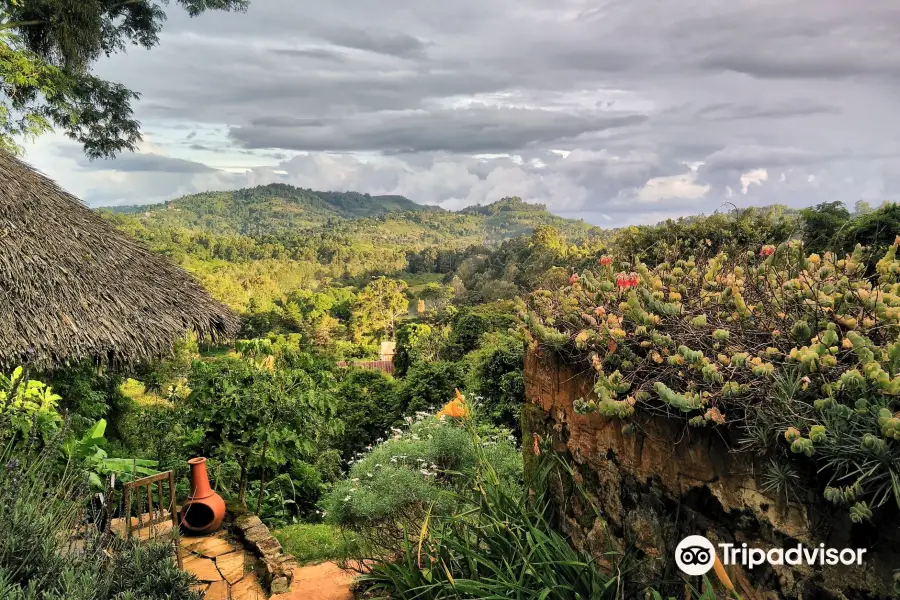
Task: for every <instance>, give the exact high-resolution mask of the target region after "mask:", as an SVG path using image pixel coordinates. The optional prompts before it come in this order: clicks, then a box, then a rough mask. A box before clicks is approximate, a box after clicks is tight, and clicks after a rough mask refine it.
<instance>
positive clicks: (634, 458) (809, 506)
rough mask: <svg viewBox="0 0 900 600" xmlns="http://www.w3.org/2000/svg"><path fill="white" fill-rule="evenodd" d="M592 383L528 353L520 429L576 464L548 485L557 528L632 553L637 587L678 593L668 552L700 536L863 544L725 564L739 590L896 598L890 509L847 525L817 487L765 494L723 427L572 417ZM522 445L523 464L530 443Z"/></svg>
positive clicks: (896, 542)
mask: <svg viewBox="0 0 900 600" xmlns="http://www.w3.org/2000/svg"><path fill="white" fill-rule="evenodd" d="M593 384H594V382H593V380H592V378H591V373H590V371H589V369H588V368H587V365H585V366H584V368H583V369H581V370H576V369H575V368H573V366H571V365H568V364H566V362H565V361H563V360H561V359H560V358H559V357H557V356H556V355H554V354H552V353H551V352H549V351H546V350H540V351H532V350H529V351H528V352H527V353H526V359H525V385H526V398H527V404H526V407H525V410H524V412H523V419H522V421H523V433H524V435H525V436H526V438H525V439H529V438H531V437H532V436H533V435H537V436H538V437H539V439H541V440H551V441H552V445H553V449H554V450H555V451H556V452H560V453H563V454H565V455H566V456H567V458H568V459H569V461H570V462H571V463H572V464H573V466H574V469H575V470H574V473H575V477H574V480H573V481H570V482H567V485H565V486H562V485H561V486H560V488H559V489H558V490H555V494H556V496H557V498H558V500H559V502H558V506H559V507H563V510H562V511H561V512H562V514H561V521H562V522H561V526H562V527H563V529H564V530H565V531H566V532H567V533H569V534H570V535H571V536H572V537H573V539H574V541H575V542H576V544H578V545H580V546H581V547H583V548H586V549H588V550H590V551H591V552H592V553H593V554H594V555H596V556H598V557H601V555H602V554H603V553H605V552H608V551H610V550H616V551H622V550H631V551H636V552H637V555H638V558H639V566H638V567H637V568H636V570H635V571H634V572H633V575H632V578H633V579H635V580H636V582H637V583H636V589H639V588H640V586H641V585H655V586H656V587H659V582H660V581H670V582H673V586H675V587H673V588H672V589H671V590H670V591H671V592H672V593H676V592H675V590H676V589H679V587H680V589H683V585H680V584H676V583H674V582H677V581H678V572H677V569H676V567H675V562H674V549H675V546H676V545H677V544H678V542H679V541H680V540H681V539H682V538H683V537H685V536H687V535H690V534H700V535H705V536H706V537H707V538H709V539H710V540H711V541H713V543H718V542H726V543H727V542H731V543H736V544H737V545H738V546H739V545H740V544H741V543H743V542H746V543H747V544H748V545H752V546H755V547H761V548H773V547H789V546H796V545H797V544H798V543H802V544H804V545H807V546H810V545H811V546H818V545H819V544H820V543H824V544H825V545H826V547H832V548H866V549H867V553H866V555H865V561H864V563H863V564H862V565H861V566H855V565H854V566H844V565H838V566H833V567H832V566H827V567H807V566H797V567H791V566H776V567H771V566H767V565H766V566H762V567H757V568H755V569H753V570H752V571H751V570H749V569H741V568H740V567H728V571H729V573H730V576H731V577H732V579H733V581H734V583H735V584H736V586H737V587H738V590H739V591H740V592H741V593H742V594H743V595H744V597H747V598H768V597H771V598H813V597H815V598H818V597H826V598H827V597H835V598H840V597H860V598H861V597H868V598H872V597H884V598H888V597H892V595H893V592H894V583H893V573H894V571H895V570H896V569H898V568H900V525H898V520H897V518H896V517H897V516H898V515H897V511H893V513H894V514H893V518H891V516H890V515H885V516H882V517H881V518H880V520H877V521H876V522H874V523H871V524H864V525H852V524H851V522H850V519H849V517H848V516H847V514H846V512H844V511H836V510H835V509H834V508H833V507H832V506H830V505H828V504H827V503H825V502H823V501H822V500H821V495H820V494H817V493H816V492H815V491H813V490H809V491H802V489H803V488H800V487H799V486H798V490H797V491H796V493H794V495H793V497H791V496H788V495H785V494H774V493H772V492H769V491H766V490H765V489H764V488H765V486H764V483H763V481H762V477H761V475H762V473H763V472H764V469H763V468H764V464H762V461H760V459H759V458H757V457H756V456H754V455H752V454H747V453H742V452H738V451H735V450H734V448H735V447H737V445H738V444H737V443H736V440H732V439H727V436H728V435H730V433H729V432H727V431H720V430H718V429H703V428H700V429H698V428H689V427H687V426H686V424H685V422H684V421H683V420H682V419H677V418H667V417H665V416H657V415H641V414H636V415H635V416H634V417H633V418H632V422H633V423H634V425H635V426H634V428H633V432H631V433H624V432H623V430H622V423H621V421H619V420H618V419H614V418H613V419H609V418H605V417H603V416H601V415H598V414H596V413H594V414H578V413H576V412H575V410H574V408H573V405H574V402H575V400H577V399H579V398H585V399H587V398H591V397H592V394H593ZM525 448H526V461H528V460H529V456H528V454H530V453H531V452H533V447H532V444H525ZM887 512H889V511H887ZM842 594H843V595H844V596H842Z"/></svg>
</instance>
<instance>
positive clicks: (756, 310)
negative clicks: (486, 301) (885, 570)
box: [523, 238, 900, 521]
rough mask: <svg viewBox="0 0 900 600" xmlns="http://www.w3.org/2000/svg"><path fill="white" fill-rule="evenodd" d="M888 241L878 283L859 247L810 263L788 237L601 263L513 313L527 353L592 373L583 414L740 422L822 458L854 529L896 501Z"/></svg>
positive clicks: (898, 312)
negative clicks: (550, 353) (621, 265)
mask: <svg viewBox="0 0 900 600" xmlns="http://www.w3.org/2000/svg"><path fill="white" fill-rule="evenodd" d="M898 247H900V238H897V239H896V240H895V242H894V244H893V245H892V246H891V247H890V249H889V250H888V252H887V253H886V254H885V256H884V257H883V258H882V259H881V260H880V261H879V262H878V263H877V265H876V267H875V270H876V275H875V276H874V277H869V276H867V274H866V266H865V264H864V262H863V261H864V259H865V253H864V251H863V249H862V248H861V247H859V246H858V247H857V248H856V249H855V250H854V252H853V254H852V255H849V256H846V257H844V258H840V257H838V256H835V255H833V254H830V253H826V254H825V255H823V256H819V255H816V254H813V255H809V256H806V255H805V253H804V252H803V249H802V244H800V243H797V242H786V243H783V244H781V245H779V246H777V247H774V246H764V247H762V248H761V249H759V250H758V251H754V252H746V253H743V254H740V255H737V256H728V255H725V254H717V255H715V256H713V257H711V258H708V259H706V258H698V259H694V258H693V257H689V258H686V259H679V260H677V261H675V262H674V263H672V264H661V265H659V266H658V267H656V268H654V269H650V268H648V267H647V266H646V265H644V264H637V265H635V267H634V268H635V272H633V273H631V274H627V275H626V274H624V273H618V274H617V273H615V272H614V271H613V269H612V266H611V265H608V266H603V267H600V268H599V269H598V270H597V271H594V272H591V271H586V272H584V273H582V274H581V276H580V278H577V279H576V278H573V283H572V285H571V286H568V287H567V288H565V289H563V290H561V291H559V292H556V293H551V292H543V291H542V292H536V293H534V294H532V296H531V297H530V298H529V303H528V304H529V310H527V311H525V312H524V313H523V318H524V320H525V322H526V325H527V327H528V330H529V337H530V339H531V343H533V344H536V343H542V344H544V345H546V346H548V347H550V348H552V349H555V350H557V351H559V352H564V353H567V354H570V355H572V356H573V357H575V359H576V360H578V359H579V358H586V359H587V362H588V364H589V367H590V368H591V369H592V370H593V371H594V373H595V374H596V385H595V388H594V392H595V396H596V398H593V399H589V400H585V399H580V400H579V401H577V402H576V406H575V409H576V410H577V411H580V412H599V413H601V414H603V415H605V416H607V417H618V418H621V419H626V420H627V419H628V418H629V417H630V416H631V415H632V414H633V413H634V411H635V410H642V411H656V412H659V413H661V414H667V415H672V414H681V415H684V416H685V418H686V419H687V422H688V424H689V425H692V426H708V427H716V426H720V425H725V426H729V427H734V428H736V429H738V430H739V431H741V432H742V433H743V435H744V436H745V441H746V444H745V447H747V448H748V449H755V450H757V451H759V452H761V453H764V454H765V453H774V454H775V455H776V456H781V455H784V456H798V455H803V456H804V457H808V458H812V459H813V460H814V461H818V464H817V466H818V467H819V468H821V469H822V470H824V471H825V472H826V473H828V474H829V475H830V476H831V480H830V482H829V485H828V487H827V488H826V490H825V496H826V498H827V499H828V500H830V501H833V502H835V503H837V504H841V505H844V506H847V507H849V509H850V513H851V516H852V518H853V520H854V521H859V520H864V519H867V518H869V516H870V515H871V511H870V510H869V504H867V503H871V504H872V505H873V506H880V505H882V504H884V503H885V502H886V501H887V500H888V499H890V498H891V497H893V498H894V500H895V501H896V502H897V504H898V505H900V485H898V482H900V467H898V465H900V445H898V443H897V442H898V440H900V427H898V425H900V415H898V414H895V413H896V411H897V410H898V408H900V402H898V395H900V339H898V333H900V283H898V276H900V261H898V260H897V255H896V253H897V250H898ZM771 432H776V435H780V436H781V437H780V438H776V437H775V436H774V435H772V433H771ZM781 434H785V435H781Z"/></svg>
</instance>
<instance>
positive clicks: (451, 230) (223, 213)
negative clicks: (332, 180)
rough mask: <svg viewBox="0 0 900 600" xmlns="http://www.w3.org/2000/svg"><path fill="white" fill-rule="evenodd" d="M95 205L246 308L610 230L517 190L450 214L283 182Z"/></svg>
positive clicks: (403, 202)
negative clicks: (517, 244) (486, 252)
mask: <svg viewBox="0 0 900 600" xmlns="http://www.w3.org/2000/svg"><path fill="white" fill-rule="evenodd" d="M99 211H100V213H101V214H102V215H103V216H104V217H105V218H106V219H108V220H109V221H110V222H112V223H113V224H114V225H115V226H116V227H118V228H119V229H121V230H122V231H124V232H126V233H127V234H129V235H131V236H132V237H135V238H137V239H139V240H142V241H143V242H144V243H146V244H147V245H148V246H149V247H150V248H152V249H153V250H155V251H157V252H160V253H162V254H165V255H167V256H169V257H170V258H171V259H172V260H174V261H176V262H177V263H179V264H180V265H182V266H183V267H185V268H186V269H187V270H189V271H191V272H192V273H194V274H195V275H196V276H197V277H199V278H200V281H201V282H202V283H203V285H204V286H206V288H207V289H209V290H210V291H211V292H212V293H213V295H214V296H216V297H217V298H219V299H221V300H223V301H224V302H226V303H228V304H229V305H231V306H233V307H235V308H238V309H240V310H244V309H247V308H248V307H250V306H257V307H259V306H266V305H269V304H271V302H272V301H273V299H277V298H280V297H282V296H284V295H285V294H288V293H290V292H291V291H293V290H296V289H312V288H315V287H316V286H318V285H319V284H321V283H322V282H327V281H345V282H350V281H362V280H365V278H367V277H370V276H371V275H373V274H389V275H396V274H401V273H404V272H407V271H408V270H409V268H410V266H411V264H412V263H413V262H415V263H416V264H417V267H416V268H417V269H418V270H419V271H420V270H421V269H422V268H423V265H424V264H426V263H427V264H429V265H432V267H434V266H435V265H443V266H444V267H446V268H455V265H456V263H457V262H459V261H461V260H464V258H465V256H464V254H465V252H463V251H464V249H466V248H471V247H475V248H483V247H485V246H488V247H495V248H496V247H498V246H499V245H500V244H501V243H502V242H504V241H506V240H509V239H511V238H516V237H518V236H520V235H523V234H529V233H531V232H532V231H533V230H534V229H535V228H536V227H539V226H552V227H555V228H556V229H558V230H559V231H560V233H561V234H563V235H564V236H565V238H566V240H567V241H568V242H570V243H571V242H577V241H579V240H582V239H586V238H591V239H596V238H598V237H600V236H602V235H603V233H604V230H601V229H599V228H597V227H593V226H592V225H589V224H588V223H585V222H584V221H573V220H570V219H563V218H562V217H558V216H556V215H554V214H552V213H550V212H548V211H547V209H546V208H545V207H544V206H542V205H539V204H528V203H525V202H523V201H522V200H521V199H519V198H504V199H503V200H501V201H499V202H495V203H493V204H489V205H487V206H476V207H472V208H469V209H465V210H462V211H458V212H451V211H446V210H443V209H441V208H438V207H433V206H423V205H420V204H416V203H415V202H413V201H411V200H409V199H407V198H404V197H403V196H371V195H368V194H360V193H356V192H316V191H312V190H305V189H300V188H295V187H292V186H289V185H283V184H274V185H266V186H259V187H255V188H250V189H244V190H236V191H228V192H205V193H202V194H194V195H191V196H185V197H183V198H179V199H177V200H171V201H169V202H166V203H164V204H155V205H145V206H122V207H115V208H111V209H99ZM423 256H425V257H428V258H429V260H427V261H423V260H422V257H423ZM443 272H445V273H446V269H445V270H444V271H443Z"/></svg>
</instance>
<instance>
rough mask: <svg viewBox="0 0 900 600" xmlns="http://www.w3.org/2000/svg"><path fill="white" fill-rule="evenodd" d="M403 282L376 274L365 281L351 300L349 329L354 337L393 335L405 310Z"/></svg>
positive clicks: (405, 301) (407, 305)
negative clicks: (351, 313)
mask: <svg viewBox="0 0 900 600" xmlns="http://www.w3.org/2000/svg"><path fill="white" fill-rule="evenodd" d="M406 288H407V286H406V282H405V281H399V280H396V279H388V278H387V277H379V278H378V279H376V280H375V281H373V282H372V283H370V284H369V285H367V286H366V287H365V288H363V290H362V291H361V292H360V293H359V295H358V296H357V297H356V301H355V302H354V303H353V320H352V323H353V330H354V334H355V335H356V336H357V337H358V338H362V337H375V338H378V337H380V336H388V337H390V338H391V339H394V331H395V329H396V327H397V321H398V320H399V319H400V318H401V317H403V316H404V315H406V314H407V312H408V311H409V300H408V299H407V298H406V293H405V292H406Z"/></svg>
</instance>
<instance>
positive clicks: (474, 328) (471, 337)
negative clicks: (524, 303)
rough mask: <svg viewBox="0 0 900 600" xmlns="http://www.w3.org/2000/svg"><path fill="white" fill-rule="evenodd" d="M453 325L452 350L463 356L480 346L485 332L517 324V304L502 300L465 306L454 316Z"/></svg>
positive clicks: (458, 355) (456, 354)
mask: <svg viewBox="0 0 900 600" xmlns="http://www.w3.org/2000/svg"><path fill="white" fill-rule="evenodd" d="M451 325H452V329H451V333H450V340H449V341H450V345H451V350H452V352H454V353H455V356H457V357H459V358H461V357H462V356H463V355H465V354H468V353H469V352H471V351H473V350H475V349H476V348H478V344H479V342H480V341H481V336H482V335H484V334H485V333H488V332H490V331H500V330H505V329H509V328H510V327H513V326H515V305H514V304H513V303H512V302H502V301H501V302H493V303H491V304H483V305H480V306H475V307H467V308H463V309H462V310H460V311H459V312H458V313H457V314H456V315H455V316H454V318H453V322H452V324H451Z"/></svg>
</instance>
